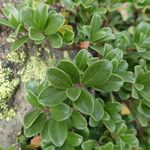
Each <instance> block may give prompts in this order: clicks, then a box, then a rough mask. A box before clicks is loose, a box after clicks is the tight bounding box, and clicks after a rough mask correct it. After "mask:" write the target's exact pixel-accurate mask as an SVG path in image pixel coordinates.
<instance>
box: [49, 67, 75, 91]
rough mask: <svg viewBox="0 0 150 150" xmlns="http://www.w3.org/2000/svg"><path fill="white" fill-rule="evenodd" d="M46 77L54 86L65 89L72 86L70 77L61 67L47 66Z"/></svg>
mask: <svg viewBox="0 0 150 150" xmlns="http://www.w3.org/2000/svg"><path fill="white" fill-rule="evenodd" d="M47 78H48V80H49V81H50V82H51V84H52V85H53V86H54V87H55V88H58V89H67V88H70V87H72V81H71V79H70V77H69V76H68V75H67V74H66V73H65V72H64V71H62V70H61V69H58V68H49V69H48V70H47Z"/></svg>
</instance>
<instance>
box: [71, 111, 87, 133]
mask: <svg viewBox="0 0 150 150" xmlns="http://www.w3.org/2000/svg"><path fill="white" fill-rule="evenodd" d="M70 120H71V123H72V125H73V127H75V128H76V129H79V130H84V129H85V128H86V127H87V122H86V120H85V118H84V117H83V116H82V115H81V114H80V113H79V112H75V111H74V112H73V113H72V115H71V118H70Z"/></svg>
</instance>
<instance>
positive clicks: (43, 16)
mask: <svg viewBox="0 0 150 150" xmlns="http://www.w3.org/2000/svg"><path fill="white" fill-rule="evenodd" d="M48 15H49V14H48V5H46V4H44V3H39V5H38V6H37V9H35V11H34V24H35V26H36V27H37V28H38V29H40V30H43V29H44V27H45V25H46V22H47V19H48Z"/></svg>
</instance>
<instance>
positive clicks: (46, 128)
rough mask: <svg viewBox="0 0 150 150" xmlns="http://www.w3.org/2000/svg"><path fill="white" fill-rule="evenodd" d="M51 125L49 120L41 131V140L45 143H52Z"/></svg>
mask: <svg viewBox="0 0 150 150" xmlns="http://www.w3.org/2000/svg"><path fill="white" fill-rule="evenodd" d="M49 124H50V120H47V121H46V124H45V126H44V128H43V130H42V131H41V138H42V141H44V142H50V135H49Z"/></svg>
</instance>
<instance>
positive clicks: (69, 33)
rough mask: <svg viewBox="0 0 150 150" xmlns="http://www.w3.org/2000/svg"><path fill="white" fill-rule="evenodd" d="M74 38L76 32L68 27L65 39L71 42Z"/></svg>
mask: <svg viewBox="0 0 150 150" xmlns="http://www.w3.org/2000/svg"><path fill="white" fill-rule="evenodd" d="M73 38H74V32H73V31H72V30H70V29H66V30H65V33H64V35H63V40H64V41H65V43H71V42H72V41H73Z"/></svg>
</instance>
